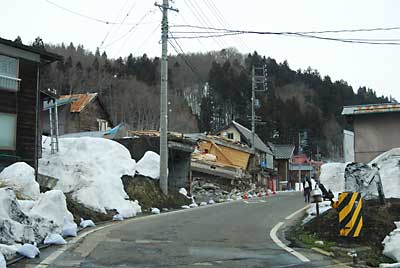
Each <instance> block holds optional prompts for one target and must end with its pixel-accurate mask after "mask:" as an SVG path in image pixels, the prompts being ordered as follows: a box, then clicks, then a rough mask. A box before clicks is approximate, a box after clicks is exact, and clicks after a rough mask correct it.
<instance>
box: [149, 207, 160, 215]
mask: <svg viewBox="0 0 400 268" xmlns="http://www.w3.org/2000/svg"><path fill="white" fill-rule="evenodd" d="M151 214H160V209H159V208H152V209H151Z"/></svg>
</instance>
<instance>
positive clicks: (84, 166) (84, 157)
mask: <svg viewBox="0 0 400 268" xmlns="http://www.w3.org/2000/svg"><path fill="white" fill-rule="evenodd" d="M43 140H44V141H47V140H48V139H43ZM43 147H44V152H43V158H42V159H40V160H39V172H40V173H41V174H44V175H47V176H51V177H54V178H57V179H58V180H59V181H58V183H57V185H56V189H59V190H61V191H63V192H64V193H66V192H72V196H73V198H74V199H76V200H77V201H78V202H80V203H82V204H84V205H85V206H86V207H88V208H90V209H93V210H95V211H99V212H102V213H106V210H111V209H116V210H117V211H118V212H119V213H120V214H121V215H122V216H123V217H132V216H135V215H136V213H137V212H140V211H141V208H140V206H139V205H138V204H137V202H133V201H130V200H126V199H127V198H128V196H127V194H126V192H125V190H124V186H123V184H122V180H121V177H122V176H123V175H130V176H134V175H135V164H136V163H135V160H133V159H132V158H131V155H130V153H129V151H128V149H126V148H125V147H124V146H123V145H121V144H119V143H117V142H114V141H111V140H107V139H103V138H92V137H83V138H61V139H60V140H59V147H60V151H59V152H58V153H56V154H50V143H49V141H47V142H44V144H43Z"/></svg>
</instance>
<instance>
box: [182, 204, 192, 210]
mask: <svg viewBox="0 0 400 268" xmlns="http://www.w3.org/2000/svg"><path fill="white" fill-rule="evenodd" d="M181 208H183V209H188V208H190V207H189V206H188V205H183V206H181Z"/></svg>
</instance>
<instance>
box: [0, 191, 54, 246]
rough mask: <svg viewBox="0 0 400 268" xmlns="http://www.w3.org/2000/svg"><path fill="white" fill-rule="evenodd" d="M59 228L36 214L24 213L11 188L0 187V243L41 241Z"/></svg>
mask: <svg viewBox="0 0 400 268" xmlns="http://www.w3.org/2000/svg"><path fill="white" fill-rule="evenodd" d="M58 230H59V226H57V225H56V224H55V223H54V222H52V221H50V220H48V219H46V218H43V217H41V216H36V215H29V216H28V215H26V214H25V213H24V212H23V211H22V209H21V207H20V206H19V203H18V201H17V199H16V196H15V193H14V191H13V190H11V189H7V188H3V189H0V243H3V244H15V243H27V242H41V241H43V239H44V238H45V237H46V236H47V234H49V233H54V232H57V231H58Z"/></svg>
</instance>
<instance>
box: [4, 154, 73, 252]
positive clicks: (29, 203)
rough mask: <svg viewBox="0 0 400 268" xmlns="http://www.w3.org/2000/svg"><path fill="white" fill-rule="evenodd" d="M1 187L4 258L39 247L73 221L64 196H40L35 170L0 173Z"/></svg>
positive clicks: (11, 168) (10, 169)
mask: <svg viewBox="0 0 400 268" xmlns="http://www.w3.org/2000/svg"><path fill="white" fill-rule="evenodd" d="M0 185H1V188H0V255H4V256H5V257H6V258H10V257H11V256H12V255H13V254H15V252H16V251H17V250H18V249H19V248H20V247H21V244H23V243H33V242H37V243H41V242H43V240H44V239H45V237H46V236H47V235H49V234H52V233H61V231H62V228H63V226H64V224H65V223H70V222H72V221H73V216H72V214H71V213H70V212H69V211H68V209H67V203H66V199H65V196H64V193H63V192H62V191H59V190H51V191H48V192H46V193H40V192H39V185H38V183H37V182H36V181H35V176H34V169H33V168H32V167H30V166H29V165H28V164H26V163H22V162H19V163H15V164H13V165H11V166H9V167H7V168H5V169H4V170H3V171H2V172H1V173H0ZM17 197H18V198H17Z"/></svg>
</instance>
